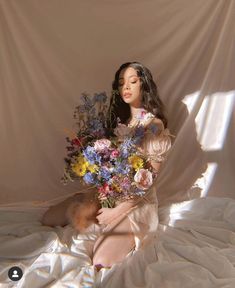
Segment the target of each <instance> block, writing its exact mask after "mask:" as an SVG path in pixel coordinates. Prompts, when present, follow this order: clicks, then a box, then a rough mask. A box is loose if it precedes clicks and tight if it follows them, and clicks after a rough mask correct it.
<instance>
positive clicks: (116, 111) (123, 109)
mask: <svg viewBox="0 0 235 288" xmlns="http://www.w3.org/2000/svg"><path fill="white" fill-rule="evenodd" d="M128 67H132V68H134V69H135V70H136V71H137V75H138V76H139V78H140V82H141V93H142V105H143V108H144V109H145V110H147V111H148V112H151V113H152V114H153V115H155V116H156V117H157V118H159V119H161V120H162V122H163V124H164V126H165V128H166V127H167V119H166V117H165V115H164V111H165V108H164V105H163V103H162V101H161V99H160V97H159V94H158V89H157V85H156V83H155V82H154V80H153V76H152V74H151V72H150V71H149V69H148V68H146V67H145V66H143V65H142V64H141V63H139V62H127V63H124V64H122V65H121V66H120V67H119V69H118V70H117V72H116V73H115V78H114V81H113V83H112V89H113V91H112V96H111V99H110V106H109V110H108V115H107V116H108V117H107V128H108V131H110V132H111V131H113V129H114V128H115V127H116V126H117V122H118V118H119V119H120V121H121V123H126V122H127V120H128V119H129V117H130V116H131V114H130V106H129V105H128V104H127V103H125V102H124V101H123V100H122V98H121V96H120V94H119V92H118V88H119V86H118V84H119V75H120V73H121V71H122V70H123V69H126V68H128Z"/></svg>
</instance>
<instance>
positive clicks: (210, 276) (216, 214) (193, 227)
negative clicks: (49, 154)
mask: <svg viewBox="0 0 235 288" xmlns="http://www.w3.org/2000/svg"><path fill="white" fill-rule="evenodd" d="M46 209H47V208H46V206H45V205H44V204H42V205H41V204H40V203H35V202H31V203H19V204H17V205H16V204H14V205H7V206H0V287H1V288H2V287H3V288H5V287H7V288H9V287H22V288H26V287H33V288H37V287H112V288H115V287H118V288H120V287H128V288H129V287H161V288H163V287H171V288H182V287H184V288H187V287H190V288H192V287H200V288H204V287H205V288H210V287H211V288H215V287H224V288H230V287H231V288H232V287H235V200H232V199H229V198H213V197H208V198H201V199H195V200H191V201H186V202H183V203H179V204H174V205H172V206H169V207H163V208H160V209H159V218H160V219H159V220H160V224H159V230H158V234H157V235H156V240H155V242H154V243H153V244H151V245H149V246H148V247H147V248H145V250H143V251H138V252H135V253H134V254H133V255H132V256H128V257H127V258H126V260H125V261H124V262H123V263H122V264H118V265H114V266H113V267H112V268H111V269H104V268H103V269H101V270H100V271H99V272H97V271H96V270H95V269H94V267H93V266H92V263H91V259H90V256H89V255H91V251H92V246H93V244H94V241H95V239H96V235H97V234H96V232H97V229H96V228H97V227H95V226H92V227H90V229H89V230H88V231H87V233H86V234H83V235H77V233H76V232H75V231H74V230H73V228H72V227H70V226H69V225H68V226H66V227H56V228H50V227H46V226H42V225H41V223H40V218H41V216H42V214H43V213H44V211H45V210H46ZM12 266H19V267H20V268H21V269H22V270H23V277H22V279H21V280H19V281H18V282H13V281H11V280H10V279H9V278H8V270H9V269H10V268H11V267H12Z"/></svg>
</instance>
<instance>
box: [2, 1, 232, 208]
mask: <svg viewBox="0 0 235 288" xmlns="http://www.w3.org/2000/svg"><path fill="white" fill-rule="evenodd" d="M0 43H1V44H0V57H1V58H0V93H1V94H0V127H1V130H0V131H1V141H0V145H1V146H0V153H1V154H0V159H1V166H0V203H10V202H18V201H29V200H48V199H52V198H55V197H59V196H66V195H68V194H69V193H71V192H73V191H75V190H76V189H77V188H78V187H77V184H69V185H68V186H63V185H62V184H61V183H60V177H61V175H62V172H63V165H64V164H63V157H64V156H65V146H66V142H65V136H66V135H65V132H64V129H66V128H72V125H73V118H72V116H73V110H74V107H75V106H76V105H77V104H78V103H79V97H80V95H81V92H84V91H86V92H88V93H91V94H93V93H95V92H101V91H106V92H107V93H110V87H111V82H112V80H113V76H114V73H115V71H116V70H117V68H118V67H119V66H120V65H121V64H122V63H123V62H126V61H134V60H136V61H140V62H142V63H143V64H144V65H146V66H147V67H148V68H149V69H150V70H151V71H152V73H153V75H154V78H155V79H156V81H157V83H158V86H159V91H160V94H161V97H162V100H163V102H164V103H165V105H166V107H167V110H168V118H169V128H170V130H171V132H172V133H173V134H174V135H177V138H176V140H175V142H174V145H173V148H172V151H171V153H170V155H169V159H168V161H167V162H166V163H165V165H164V167H163V170H162V173H161V175H160V177H159V179H158V183H157V184H158V187H159V192H158V197H159V200H160V203H161V204H164V203H166V201H169V200H171V201H176V199H177V200H182V199H187V198H190V197H194V196H196V195H198V190H197V189H194V188H191V187H192V186H193V184H194V183H195V181H196V180H197V179H198V178H200V177H201V174H202V173H204V178H203V179H201V180H200V181H197V182H200V183H199V184H200V185H201V186H202V187H203V190H202V191H201V195H202V196H205V195H217V196H224V197H233V198H235V192H234V190H235V189H234V186H235V185H234V184H235V180H234V179H235V177H234V171H235V157H234V139H235V132H234V131H235V129H234V128H235V115H234V109H233V108H234V98H235V2H234V1H233V0H218V1H216V0H197V1H192V0H191V1H189V0H175V1H170V0H147V1H142V0H135V1H134V0H126V1H124V0H120V1H112V0H111V1H108V0H103V1H95V0H93V1H92V0H87V1H78V0H68V1H66V0H50V1H49V0H48V1H40V0H22V1H20V0H18V1H17V0H1V1H0ZM181 196H182V197H181Z"/></svg>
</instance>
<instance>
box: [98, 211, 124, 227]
mask: <svg viewBox="0 0 235 288" xmlns="http://www.w3.org/2000/svg"><path fill="white" fill-rule="evenodd" d="M117 212H118V211H117V209H116V208H101V209H100V210H99V211H98V216H96V219H97V220H98V222H99V224H100V225H108V224H110V223H111V222H112V221H113V220H114V219H116V218H117V217H118V216H119V214H118V213H117Z"/></svg>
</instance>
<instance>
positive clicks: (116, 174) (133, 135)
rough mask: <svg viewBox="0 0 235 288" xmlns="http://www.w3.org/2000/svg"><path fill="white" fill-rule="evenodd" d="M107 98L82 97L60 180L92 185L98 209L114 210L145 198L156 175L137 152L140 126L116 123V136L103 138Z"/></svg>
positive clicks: (141, 137)
mask: <svg viewBox="0 0 235 288" xmlns="http://www.w3.org/2000/svg"><path fill="white" fill-rule="evenodd" d="M106 99H107V97H106V94H105V93H101V94H95V95H94V96H93V98H92V99H91V98H90V97H88V95H84V94H83V102H84V104H83V105H80V106H78V107H77V108H76V112H75V118H76V119H79V129H78V132H77V133H76V135H75V137H74V138H73V139H70V138H67V141H68V142H69V144H70V146H68V147H67V149H68V156H67V158H66V159H65V161H66V167H65V173H64V177H63V180H64V182H67V180H69V179H70V180H71V181H74V180H75V179H79V180H81V181H82V182H83V183H85V184H87V185H93V186H94V187H96V188H97V197H98V199H99V201H100V203H101V206H102V207H115V205H116V204H117V202H120V201H124V200H127V199H132V198H136V197H142V196H144V195H145V192H146V190H147V189H148V188H149V187H150V186H151V185H152V182H153V178H154V175H155V174H154V173H153V171H152V170H151V167H150V166H149V163H148V160H147V159H146V157H145V156H144V155H143V154H141V152H140V151H139V149H138V144H140V143H141V141H142V139H143V137H144V133H145V128H144V127H143V126H138V127H136V128H135V129H133V128H130V127H128V126H126V125H124V124H120V123H119V125H118V126H117V128H116V129H115V130H114V133H115V135H116V136H117V137H113V138H110V139H107V138H106V137H105V130H106V126H105V119H104V115H105V109H106V107H107V106H106V104H105V102H106ZM97 107H98V108H97ZM97 109H98V110H97Z"/></svg>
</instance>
